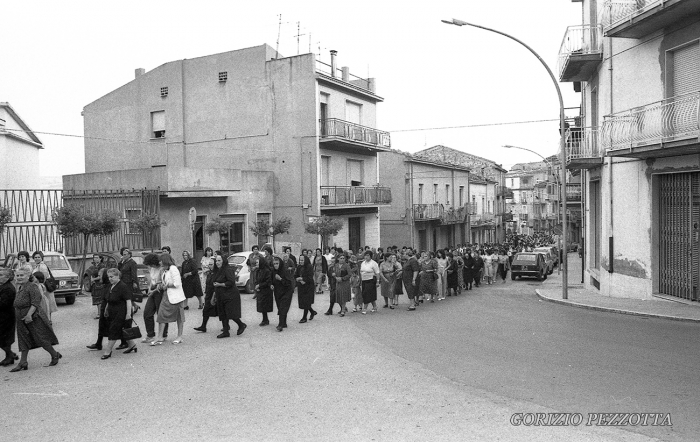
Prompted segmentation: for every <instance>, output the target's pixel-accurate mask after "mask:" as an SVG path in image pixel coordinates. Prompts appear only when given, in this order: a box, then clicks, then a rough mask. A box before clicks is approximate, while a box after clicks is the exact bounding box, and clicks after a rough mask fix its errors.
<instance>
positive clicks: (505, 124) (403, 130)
mask: <svg viewBox="0 0 700 442" xmlns="http://www.w3.org/2000/svg"><path fill="white" fill-rule="evenodd" d="M550 121H559V118H553V119H550V120H528V121H509V122H503V123H483V124H467V125H464V126H443V127H426V128H422V129H398V130H390V131H388V132H390V133H394V132H417V131H425V130H444V129H465V128H470V127H486V126H507V125H511V124H528V123H545V122H550Z"/></svg>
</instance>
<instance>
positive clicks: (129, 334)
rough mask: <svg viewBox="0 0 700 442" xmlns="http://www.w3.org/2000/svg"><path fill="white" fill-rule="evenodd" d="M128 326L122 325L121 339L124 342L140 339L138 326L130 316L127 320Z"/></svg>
mask: <svg viewBox="0 0 700 442" xmlns="http://www.w3.org/2000/svg"><path fill="white" fill-rule="evenodd" d="M129 322H130V324H124V329H122V337H123V338H124V340H126V341H131V340H133V339H138V338H140V337H141V336H142V335H141V329H140V328H139V325H138V324H137V323H136V321H135V320H134V317H133V316H131V319H130V320H129ZM127 325H131V327H126V326H127Z"/></svg>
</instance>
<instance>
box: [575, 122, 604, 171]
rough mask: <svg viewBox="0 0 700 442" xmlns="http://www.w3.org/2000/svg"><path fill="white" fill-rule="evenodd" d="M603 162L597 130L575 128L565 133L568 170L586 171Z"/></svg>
mask: <svg viewBox="0 0 700 442" xmlns="http://www.w3.org/2000/svg"><path fill="white" fill-rule="evenodd" d="M602 162H603V150H602V149H600V143H599V141H598V129H597V128H593V127H576V128H572V129H568V130H567V131H566V165H567V168H569V169H588V168H589V167H596V166H598V165H600V164H601V163H602Z"/></svg>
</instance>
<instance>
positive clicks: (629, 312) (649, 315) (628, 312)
mask: <svg viewBox="0 0 700 442" xmlns="http://www.w3.org/2000/svg"><path fill="white" fill-rule="evenodd" d="M535 293H536V294H537V296H538V297H539V298H540V299H542V300H543V301H548V302H553V303H555V304H562V305H569V306H571V307H578V308H585V309H588V310H596V311H599V312H609V313H619V314H623V315H632V316H641V317H645V318H660V319H668V320H671V321H683V322H695V323H700V319H696V318H683V317H680V316H669V315H659V314H656V313H644V312H635V311H632V310H621V309H617V308H610V307H600V306H597V305H590V304H581V303H579V302H573V301H568V300H565V299H553V298H548V297H546V296H544V295H542V294H541V293H540V291H539V289H535Z"/></svg>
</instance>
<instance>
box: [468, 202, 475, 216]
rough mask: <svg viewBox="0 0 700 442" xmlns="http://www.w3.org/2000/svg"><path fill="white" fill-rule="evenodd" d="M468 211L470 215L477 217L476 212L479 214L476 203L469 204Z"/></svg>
mask: <svg viewBox="0 0 700 442" xmlns="http://www.w3.org/2000/svg"><path fill="white" fill-rule="evenodd" d="M467 210H468V211H469V214H470V215H476V212H477V206H476V203H468V204H467Z"/></svg>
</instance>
